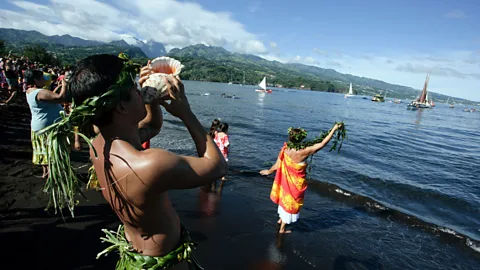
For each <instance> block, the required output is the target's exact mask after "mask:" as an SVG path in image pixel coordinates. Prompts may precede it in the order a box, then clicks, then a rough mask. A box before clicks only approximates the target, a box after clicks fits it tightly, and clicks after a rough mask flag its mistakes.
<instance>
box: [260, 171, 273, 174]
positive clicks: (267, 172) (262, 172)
mask: <svg viewBox="0 0 480 270" xmlns="http://www.w3.org/2000/svg"><path fill="white" fill-rule="evenodd" d="M271 173H272V172H270V170H261V171H260V174H261V175H269V174H271Z"/></svg>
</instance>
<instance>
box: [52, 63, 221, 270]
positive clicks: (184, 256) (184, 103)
mask: <svg viewBox="0 0 480 270" xmlns="http://www.w3.org/2000/svg"><path fill="white" fill-rule="evenodd" d="M132 70H133V71H132ZM151 73H152V71H151V68H150V62H149V63H148V64H147V66H145V67H143V68H142V69H141V72H140V79H139V84H140V86H142V84H143V83H144V82H145V81H146V80H147V79H148V76H149V75H150V74H151ZM135 76H136V71H135V69H132V66H131V64H130V63H128V62H126V61H124V60H122V59H120V58H118V57H117V56H113V55H94V56H90V57H87V58H85V59H83V60H81V61H79V62H78V63H77V66H76V68H75V70H74V72H73V74H72V77H71V79H70V83H69V87H70V90H71V93H72V97H73V100H74V102H75V107H74V108H73V109H72V113H71V114H72V117H70V118H69V119H66V120H65V121H77V120H76V119H80V120H79V121H81V122H80V123H72V125H78V126H84V125H91V124H93V125H95V126H96V127H97V128H98V131H99V134H98V135H97V137H96V138H95V139H94V140H93V142H92V143H93V147H94V149H96V154H97V155H98V156H95V152H94V151H93V150H91V151H90V156H91V159H92V162H93V166H94V168H95V171H96V174H97V177H98V180H99V182H100V186H101V188H102V194H103V196H104V197H105V199H106V200H107V201H108V202H109V203H110V205H111V207H112V209H113V210H114V211H115V213H116V214H117V216H118V217H119V219H120V220H121V222H122V223H123V224H122V225H121V226H120V227H119V229H118V233H117V232H111V231H108V230H103V231H104V232H105V234H106V237H105V238H102V240H104V241H106V242H109V243H111V244H112V246H111V247H109V248H107V249H106V250H104V251H103V252H100V253H99V254H98V256H97V257H99V256H101V255H104V254H106V253H109V252H110V251H112V250H115V249H117V250H118V251H119V253H120V259H119V261H118V263H117V266H116V269H125V268H128V269H137V268H138V269H157V268H159V269H165V268H168V267H173V268H172V269H188V267H189V266H188V264H187V262H188V263H193V264H195V265H197V266H198V263H197V262H196V259H195V258H194V256H193V254H192V248H193V247H194V245H195V243H194V242H192V241H191V239H190V237H189V233H188V231H187V230H186V229H185V228H184V227H183V226H182V225H181V223H180V220H179V217H178V214H177V213H176V211H175V209H174V208H173V207H172V205H171V202H170V200H169V198H168V194H167V191H168V190H172V189H189V188H195V187H200V186H203V185H205V184H208V183H211V182H212V181H213V180H214V179H218V178H220V177H222V176H224V175H225V174H226V173H227V170H228V165H227V163H226V161H225V159H224V158H223V156H222V153H221V152H220V151H219V150H218V148H217V146H216V144H215V143H214V141H213V140H212V138H211V137H210V136H209V135H208V134H207V132H206V131H205V130H204V129H203V127H202V125H201V124H200V122H199V121H198V119H197V117H196V116H195V114H194V113H193V112H192V110H191V108H190V105H189V103H188V100H187V97H186V96H185V92H184V86H183V84H182V82H181V81H180V79H179V78H178V77H177V78H175V77H173V76H169V77H168V78H166V83H167V91H168V93H169V99H170V103H168V102H167V101H165V100H154V101H153V102H152V103H150V104H144V102H143V100H142V97H141V94H140V92H139V90H138V89H137V86H136V83H135V80H134V79H135ZM159 105H162V106H163V107H164V108H165V109H166V110H167V111H168V112H169V113H170V114H172V115H173V116H175V117H178V118H179V119H180V120H181V121H182V122H183V123H184V124H185V126H186V127H187V129H188V131H189V132H190V135H191V136H192V139H193V141H194V143H195V145H196V148H197V153H198V157H188V156H180V155H176V154H174V153H171V152H168V151H166V150H163V149H155V148H150V149H147V150H145V149H143V148H142V143H143V142H145V141H148V140H149V139H151V138H152V137H154V136H156V135H157V134H158V133H159V132H160V128H161V126H162V123H163V117H162V111H161V108H160V106H159ZM80 114H81V115H82V116H83V117H76V116H77V115H80ZM60 126H61V125H60V124H59V125H58V129H60ZM59 162H62V161H59Z"/></svg>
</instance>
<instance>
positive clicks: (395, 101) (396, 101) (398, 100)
mask: <svg viewBox="0 0 480 270" xmlns="http://www.w3.org/2000/svg"><path fill="white" fill-rule="evenodd" d="M393 103H395V104H400V103H402V100H401V99H398V98H396V99H394V100H393Z"/></svg>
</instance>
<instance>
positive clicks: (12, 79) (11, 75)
mask: <svg viewBox="0 0 480 270" xmlns="http://www.w3.org/2000/svg"><path fill="white" fill-rule="evenodd" d="M3 76H4V77H5V79H6V81H7V84H8V92H9V94H10V97H9V98H8V99H7V100H6V101H5V103H4V104H7V105H8V104H9V103H11V102H12V100H13V99H14V98H15V96H16V95H17V91H18V72H17V70H15V65H14V63H13V61H12V60H9V59H7V60H6V61H5V66H4V68H3Z"/></svg>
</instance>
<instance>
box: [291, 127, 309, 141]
mask: <svg viewBox="0 0 480 270" xmlns="http://www.w3.org/2000/svg"><path fill="white" fill-rule="evenodd" d="M306 137H307V135H306V133H305V131H304V130H302V129H300V128H293V129H291V130H290V131H289V132H288V141H290V142H292V143H299V142H301V141H303V140H304V139H305V138H306Z"/></svg>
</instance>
